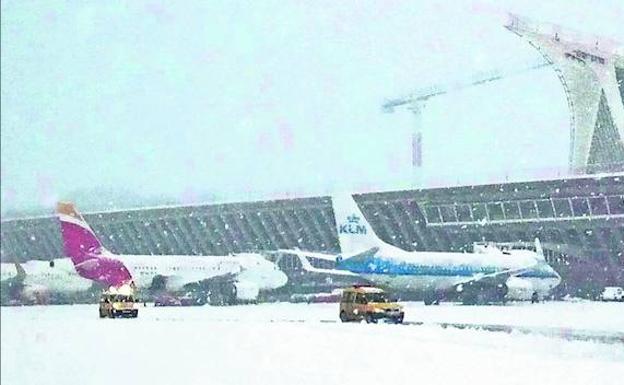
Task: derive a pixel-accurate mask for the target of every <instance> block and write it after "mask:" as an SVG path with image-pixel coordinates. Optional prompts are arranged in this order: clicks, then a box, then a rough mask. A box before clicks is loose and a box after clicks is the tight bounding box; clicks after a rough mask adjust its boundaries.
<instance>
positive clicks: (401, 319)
mask: <svg viewBox="0 0 624 385" xmlns="http://www.w3.org/2000/svg"><path fill="white" fill-rule="evenodd" d="M394 323H395V324H402V323H403V316H399V317H396V318H395V319H394Z"/></svg>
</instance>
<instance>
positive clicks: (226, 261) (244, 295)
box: [57, 203, 288, 304]
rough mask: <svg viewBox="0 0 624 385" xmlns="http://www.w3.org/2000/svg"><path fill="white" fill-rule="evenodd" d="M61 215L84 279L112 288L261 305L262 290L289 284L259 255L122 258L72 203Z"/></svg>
mask: <svg viewBox="0 0 624 385" xmlns="http://www.w3.org/2000/svg"><path fill="white" fill-rule="evenodd" d="M57 215H58V218H59V221H60V225H61V237H62V239H63V248H64V251H65V255H67V256H68V257H70V258H71V260H72V262H73V264H74V268H75V269H76V271H77V272H78V274H79V275H80V276H82V277H84V278H87V279H90V280H93V281H96V282H99V283H102V284H104V285H105V286H106V287H110V286H112V287H120V286H123V285H131V286H132V287H135V288H137V289H139V290H154V289H164V290H166V291H170V292H171V291H180V290H183V289H187V288H189V287H199V289H200V291H202V292H205V293H207V292H210V293H211V296H212V297H219V298H220V300H221V303H224V304H233V303H235V302H247V301H255V300H256V299H257V297H258V295H259V293H260V291H261V290H272V289H276V288H278V287H281V286H283V285H285V284H286V282H287V279H288V278H287V277H286V275H285V274H284V273H283V272H282V271H280V270H279V269H278V268H277V266H276V265H275V264H273V263H271V262H270V261H268V260H266V259H265V258H264V257H263V256H262V255H260V254H255V253H240V254H235V255H228V256H191V255H158V256H154V255H122V254H113V253H111V252H110V251H108V250H107V249H106V248H105V247H104V246H103V245H102V243H100V241H99V240H98V238H97V236H96V235H95V232H94V231H93V230H92V229H91V227H90V226H89V224H88V223H87V222H86V221H85V220H84V218H83V217H82V215H80V213H78V211H77V210H76V208H75V207H74V205H73V204H72V203H59V204H58V205H57Z"/></svg>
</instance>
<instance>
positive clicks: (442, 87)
mask: <svg viewBox="0 0 624 385" xmlns="http://www.w3.org/2000/svg"><path fill="white" fill-rule="evenodd" d="M552 64H553V63H552V62H551V61H550V60H548V58H540V60H539V61H537V62H532V63H528V64H525V65H522V66H519V67H516V68H513V69H510V70H492V71H487V72H478V73H475V74H473V75H472V76H470V77H469V78H468V79H463V80H460V81H455V82H449V83H442V84H436V85H432V86H429V87H426V88H422V89H419V90H417V91H415V92H412V93H411V94H409V95H407V96H403V97H401V98H397V99H391V100H387V101H386V102H385V103H383V105H382V111H384V112H388V113H389V112H394V109H395V108H396V107H403V106H406V107H407V108H408V109H410V110H411V111H412V112H413V113H414V123H415V124H414V131H413V135H412V172H413V176H412V182H413V183H416V186H417V185H418V183H417V180H418V179H419V178H420V177H421V175H420V174H421V172H420V170H419V168H420V167H421V166H422V127H421V126H422V111H423V109H424V107H425V103H426V102H427V100H429V99H430V98H433V97H434V96H439V95H444V94H448V93H451V92H455V91H459V90H462V89H464V88H469V87H474V86H478V85H480V84H485V83H490V82H493V81H496V80H499V79H503V78H506V77H510V76H514V75H520V74H523V73H525V72H528V71H532V70H536V69H540V68H543V67H547V66H550V65H552Z"/></svg>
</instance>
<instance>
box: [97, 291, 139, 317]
mask: <svg viewBox="0 0 624 385" xmlns="http://www.w3.org/2000/svg"><path fill="white" fill-rule="evenodd" d="M138 315H139V304H138V301H137V300H136V299H135V297H134V295H133V294H132V293H127V292H119V291H117V290H113V289H111V290H108V291H105V292H103V293H102V295H101V296H100V318H104V317H109V318H117V317H128V318H136V317H137V316H138Z"/></svg>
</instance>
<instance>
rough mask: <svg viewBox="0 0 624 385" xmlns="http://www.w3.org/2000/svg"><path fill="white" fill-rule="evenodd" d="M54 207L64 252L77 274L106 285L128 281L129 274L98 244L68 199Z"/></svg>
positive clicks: (118, 261)
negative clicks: (67, 201)
mask: <svg viewBox="0 0 624 385" xmlns="http://www.w3.org/2000/svg"><path fill="white" fill-rule="evenodd" d="M56 211H57V214H58V218H59V221H60V222H61V237H62V238H63V248H64V251H65V255H66V256H68V257H69V258H71V260H72V262H73V263H74V266H75V268H76V271H77V272H78V274H79V275H80V276H82V277H84V278H87V279H91V280H94V281H97V282H100V283H102V284H104V285H106V286H120V285H122V284H127V283H130V282H132V276H131V274H130V272H129V271H128V269H127V268H126V266H124V264H123V262H122V261H120V260H119V259H115V258H114V255H112V254H111V253H110V252H109V251H108V250H106V249H105V248H104V246H102V243H100V241H99V240H98V239H97V236H96V235H95V233H94V232H93V230H92V229H91V227H90V226H89V224H88V223H87V222H86V221H85V220H84V218H83V217H82V215H80V213H78V211H77V210H76V208H75V207H74V205H73V204H72V203H59V204H58V205H57V210H56Z"/></svg>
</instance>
